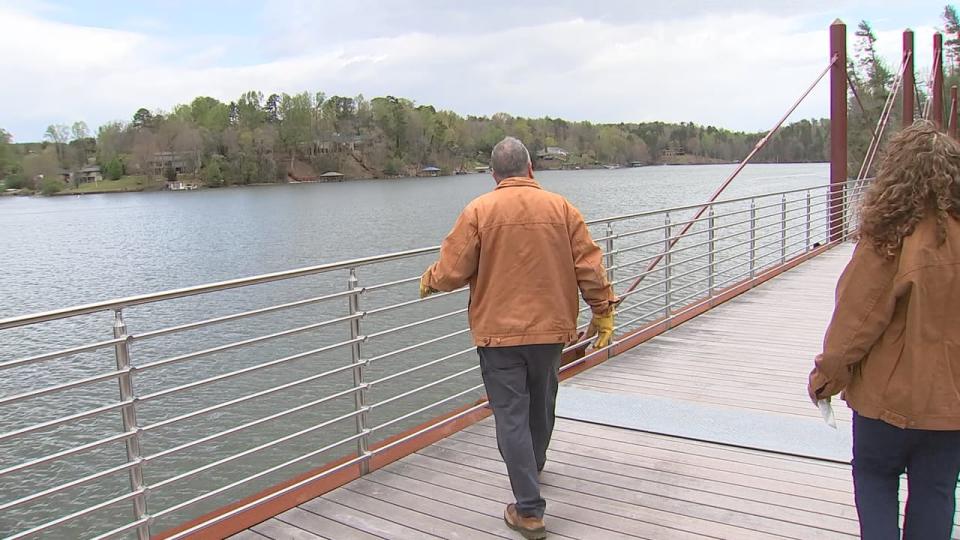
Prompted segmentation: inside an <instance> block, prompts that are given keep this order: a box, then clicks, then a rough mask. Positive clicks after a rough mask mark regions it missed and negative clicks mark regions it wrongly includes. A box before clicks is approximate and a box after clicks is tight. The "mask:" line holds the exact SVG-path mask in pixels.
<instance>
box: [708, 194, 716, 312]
mask: <svg viewBox="0 0 960 540" xmlns="http://www.w3.org/2000/svg"><path fill="white" fill-rule="evenodd" d="M716 225H717V215H716V211H715V210H714V208H713V205H712V204H711V205H710V212H709V214H707V227H708V229H709V230H708V231H707V242H708V243H707V249H708V250H710V253H709V254H707V265H708V270H707V271H708V272H709V274H708V275H707V287H708V290H709V293H708V294H709V295H710V298H713V294H714V290H713V289H714V287H715V286H716V283H717V237H716V231H715V230H714V229H716Z"/></svg>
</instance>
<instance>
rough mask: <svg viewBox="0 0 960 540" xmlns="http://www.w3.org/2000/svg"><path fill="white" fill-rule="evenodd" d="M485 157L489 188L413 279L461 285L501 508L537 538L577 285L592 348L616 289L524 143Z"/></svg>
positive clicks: (542, 532) (428, 287)
mask: <svg viewBox="0 0 960 540" xmlns="http://www.w3.org/2000/svg"><path fill="white" fill-rule="evenodd" d="M490 167H491V169H492V170H493V178H494V180H496V182H497V187H496V189H495V190H494V191H492V192H490V193H487V194H485V195H482V196H480V197H478V198H476V199H474V200H473V201H472V202H471V203H470V204H468V205H467V207H466V208H465V209H464V210H463V212H462V213H461V214H460V217H459V218H458V219H457V222H456V224H455V225H454V226H453V230H451V231H450V234H448V235H447V237H446V238H445V239H444V241H443V245H442V247H441V249H440V259H439V261H437V262H436V263H435V264H433V266H431V267H430V268H428V269H427V271H426V272H425V273H424V274H423V277H422V278H421V280H420V296H421V298H423V297H426V296H428V295H429V294H432V293H435V292H438V291H452V290H455V289H459V288H460V287H463V286H465V285H467V284H469V285H470V303H469V318H470V329H471V331H472V333H473V339H474V343H476V345H477V351H478V352H479V354H480V366H481V371H482V373H483V383H484V386H485V387H486V390H487V397H488V399H489V400H490V405H491V407H492V408H493V414H494V419H495V422H496V430H497V446H498V447H499V448H500V455H501V456H502V457H503V461H504V462H505V463H506V465H507V473H508V475H509V476H510V485H511V487H512V488H513V494H514V496H515V497H516V501H517V502H516V503H511V504H509V505H507V508H506V510H505V511H504V515H503V518H504V520H505V521H506V523H507V525H508V526H510V528H512V529H515V530H517V531H519V532H520V533H521V534H522V535H523V536H524V537H526V538H544V537H545V536H546V529H545V527H544V523H543V513H544V509H545V508H546V501H544V500H543V498H542V497H541V496H540V482H539V473H540V471H541V470H543V466H544V463H545V462H546V459H547V446H548V445H549V444H550V436H551V434H552V432H553V424H554V408H555V404H556V396H557V383H558V374H559V373H558V372H559V367H560V354H561V351H562V349H563V347H564V344H567V343H571V342H574V341H576V340H577V337H578V336H577V314H578V307H579V301H578V297H577V290H578V289H579V291H580V293H582V295H583V298H584V300H586V302H587V303H588V304H589V305H590V308H591V309H592V311H593V319H592V321H591V323H590V326H589V328H588V329H587V332H586V333H585V334H584V336H583V338H587V337H592V336H594V335H596V336H597V339H596V341H595V342H594V347H595V348H602V347H606V346H607V345H608V344H609V343H610V339H611V336H612V334H613V312H614V307H615V305H616V303H617V299H616V298H615V296H614V293H613V288H612V287H611V286H610V283H609V281H608V280H607V273H606V270H605V269H604V267H603V262H602V254H601V251H600V248H599V247H597V245H596V244H595V243H594V242H593V239H592V238H591V237H590V232H589V231H588V230H587V226H586V224H585V223H584V221H583V217H582V216H581V215H580V212H579V211H578V210H577V209H576V208H575V207H574V206H573V205H572V204H570V203H569V202H568V201H567V200H566V199H564V198H563V197H561V196H559V195H556V194H554V193H550V192H548V191H544V190H543V189H541V187H540V185H539V184H537V182H536V181H535V180H534V179H533V166H532V165H531V162H530V153H529V152H528V151H527V149H526V147H524V145H523V143H521V142H520V141H519V140H517V139H515V138H513V137H507V138H505V139H503V140H502V141H500V142H499V143H498V144H497V145H496V146H495V147H494V148H493V152H492V154H491V156H490Z"/></svg>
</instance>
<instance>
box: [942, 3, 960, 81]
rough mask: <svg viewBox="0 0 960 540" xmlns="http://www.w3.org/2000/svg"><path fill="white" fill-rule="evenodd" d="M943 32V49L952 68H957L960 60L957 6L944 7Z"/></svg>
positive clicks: (959, 19) (959, 22)
mask: <svg viewBox="0 0 960 540" xmlns="http://www.w3.org/2000/svg"><path fill="white" fill-rule="evenodd" d="M943 33H944V34H945V35H944V38H945V39H944V40H943V50H944V51H945V52H946V55H947V60H948V61H949V62H950V66H951V69H953V70H956V69H957V62H958V61H960V35H958V34H960V17H958V16H957V8H955V7H953V6H952V5H950V4H947V5H946V6H945V7H944V8H943Z"/></svg>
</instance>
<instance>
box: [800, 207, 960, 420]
mask: <svg viewBox="0 0 960 540" xmlns="http://www.w3.org/2000/svg"><path fill="white" fill-rule="evenodd" d="M810 390H811V392H813V391H816V396H817V397H818V398H824V397H827V396H831V395H834V394H836V393H838V392H841V391H843V392H844V396H843V397H844V399H845V400H846V401H847V403H848V404H849V405H850V407H851V408H852V409H853V410H855V411H857V412H858V413H859V414H860V415H862V416H865V417H867V418H874V419H879V420H883V421H884V422H887V423H888V424H892V425H894V426H897V427H900V428H911V429H930V430H960V222H958V221H957V220H955V219H948V220H947V240H946V243H944V244H943V245H938V242H937V227H936V220H935V219H934V218H933V217H928V218H926V219H924V220H922V221H921V222H920V223H919V224H917V227H916V229H915V230H914V232H913V234H911V235H910V236H908V237H906V238H904V240H903V247H902V248H901V250H900V253H898V254H897V256H896V257H895V258H893V259H886V258H884V257H882V256H880V255H879V254H878V253H877V252H876V250H875V249H874V248H873V246H872V245H871V244H870V243H869V242H867V241H864V242H861V243H860V245H858V246H857V248H856V251H855V252H854V255H853V259H852V260H851V261H850V264H849V265H848V266H847V268H846V270H845V271H844V272H843V275H842V276H841V277H840V281H839V283H838V285H837V297H836V308H835V310H834V313H833V320H832V321H831V323H830V326H829V328H828V329H827V333H826V337H825V338H824V342H823V354H822V355H820V356H818V357H817V360H816V368H815V369H814V370H813V372H812V373H811V374H810Z"/></svg>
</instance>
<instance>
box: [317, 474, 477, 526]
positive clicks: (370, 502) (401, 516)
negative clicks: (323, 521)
mask: <svg viewBox="0 0 960 540" xmlns="http://www.w3.org/2000/svg"><path fill="white" fill-rule="evenodd" d="M355 482H361V484H362V482H363V480H356V481H355ZM348 487H349V486H347V487H342V488H339V489H335V490H333V491H331V492H330V493H327V494H326V495H324V496H323V498H324V499H327V500H330V501H334V502H336V503H339V504H342V505H344V506H349V507H350V508H353V509H354V510H357V511H360V512H365V513H368V514H370V515H375V516H380V517H382V518H384V519H388V520H390V521H392V522H394V523H402V524H403V525H404V526H406V527H409V528H412V529H416V530H417V531H420V533H421V534H422V535H430V536H436V537H438V538H446V539H450V540H453V539H463V540H467V539H470V538H473V537H474V536H479V535H478V531H476V530H475V529H471V528H470V527H465V526H463V525H461V524H459V523H455V522H450V521H446V520H443V519H439V518H436V517H433V516H431V515H428V514H424V513H422V512H417V511H414V510H410V509H407V508H404V507H402V506H397V505H394V504H391V503H389V502H387V501H384V500H382V499H380V498H378V497H377V496H374V495H367V494H364V493H360V492H359V491H355V490H353V489H348Z"/></svg>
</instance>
